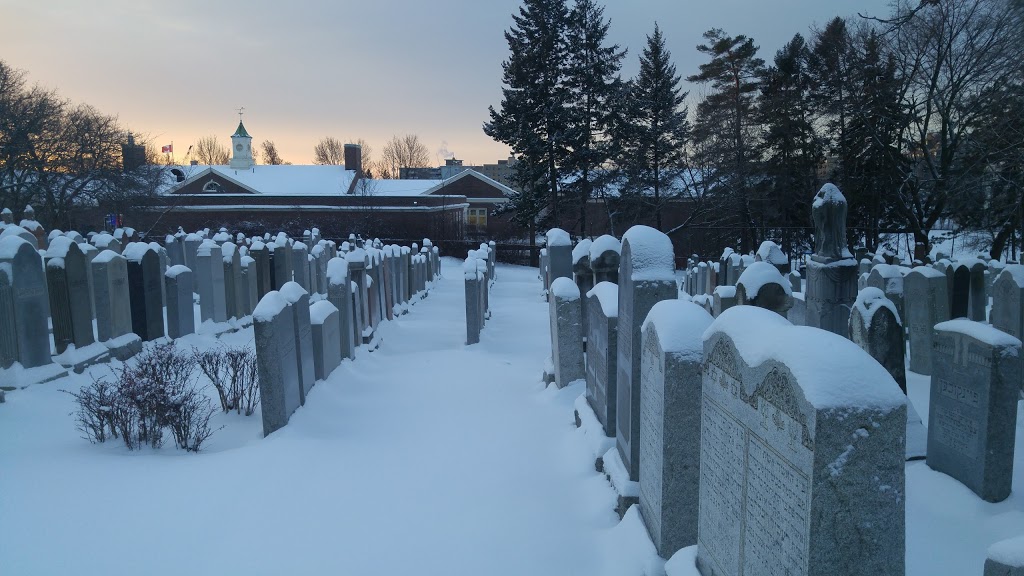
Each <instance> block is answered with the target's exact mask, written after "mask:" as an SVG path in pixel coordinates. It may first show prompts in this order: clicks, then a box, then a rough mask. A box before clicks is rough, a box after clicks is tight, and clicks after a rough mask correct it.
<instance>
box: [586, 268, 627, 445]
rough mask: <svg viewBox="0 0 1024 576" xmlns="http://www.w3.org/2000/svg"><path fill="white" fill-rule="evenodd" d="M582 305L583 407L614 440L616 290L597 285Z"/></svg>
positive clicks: (606, 284)
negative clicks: (587, 407)
mask: <svg viewBox="0 0 1024 576" xmlns="http://www.w3.org/2000/svg"><path fill="white" fill-rule="evenodd" d="M616 254H617V253H616ZM586 302H587V303H586V308H587V311H586V313H587V315H588V316H589V317H590V318H589V319H588V320H587V343H588V346H587V356H586V378H587V403H588V404H590V408H591V409H593V411H594V414H595V415H596V416H597V420H598V422H600V423H601V426H602V428H603V429H604V434H605V436H608V437H610V438H614V437H615V385H616V382H615V379H616V377H617V376H616V375H617V372H616V369H615V361H616V358H617V354H616V347H617V345H618V333H617V328H618V316H619V287H618V286H617V285H615V284H613V283H612V282H608V281H603V282H598V283H597V284H596V285H595V286H594V287H593V288H592V289H591V290H590V291H589V292H587V299H586Z"/></svg>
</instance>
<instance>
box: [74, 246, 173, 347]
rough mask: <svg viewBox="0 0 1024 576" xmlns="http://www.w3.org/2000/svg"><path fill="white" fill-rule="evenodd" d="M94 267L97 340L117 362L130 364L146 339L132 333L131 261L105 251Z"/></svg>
mask: <svg viewBox="0 0 1024 576" xmlns="http://www.w3.org/2000/svg"><path fill="white" fill-rule="evenodd" d="M91 266H92V275H93V286H94V288H95V292H94V296H95V305H96V306H95V308H96V338H97V340H99V341H100V342H103V343H104V344H105V345H106V346H107V348H108V349H110V352H111V354H112V355H113V356H114V358H117V359H118V360H127V359H128V358H130V357H132V356H134V355H135V354H137V353H138V352H140V351H141V350H142V339H141V338H139V337H138V336H137V335H135V334H134V333H132V311H131V296H130V295H129V292H128V261H127V260H125V258H124V256H121V255H120V254H118V253H117V252H114V251H113V250H104V251H102V252H100V253H99V254H98V255H97V256H96V257H95V258H94V259H93V261H92V264H91ZM191 291H192V287H191V286H189V292H190V293H191Z"/></svg>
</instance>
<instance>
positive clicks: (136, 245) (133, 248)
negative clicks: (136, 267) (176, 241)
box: [121, 242, 153, 262]
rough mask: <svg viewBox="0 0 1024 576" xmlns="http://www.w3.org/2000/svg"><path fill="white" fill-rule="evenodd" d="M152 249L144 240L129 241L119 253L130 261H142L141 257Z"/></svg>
mask: <svg viewBox="0 0 1024 576" xmlns="http://www.w3.org/2000/svg"><path fill="white" fill-rule="evenodd" d="M152 249H153V248H152V246H150V245H149V244H147V243H145V242H129V243H128V245H127V246H125V247H124V251H123V252H121V255H122V256H124V257H125V258H126V259H127V260H129V261H131V262H142V257H143V256H145V255H146V252H149V251H150V250H152Z"/></svg>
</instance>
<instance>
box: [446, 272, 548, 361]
mask: <svg viewBox="0 0 1024 576" xmlns="http://www.w3.org/2000/svg"><path fill="white" fill-rule="evenodd" d="M480 268H481V264H480V261H479V260H478V259H477V258H475V257H473V256H472V254H471V255H470V256H468V257H467V258H466V261H465V263H464V264H463V271H464V281H465V293H466V344H467V345H468V344H478V343H479V342H480V329H481V328H483V326H484V310H483V301H482V299H481V297H480V292H481V290H483V289H484V288H483V283H484V273H483V271H481V270H480ZM549 313H550V312H549Z"/></svg>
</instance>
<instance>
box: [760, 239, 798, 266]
mask: <svg viewBox="0 0 1024 576" xmlns="http://www.w3.org/2000/svg"><path fill="white" fill-rule="evenodd" d="M754 259H755V260H756V261H758V262H767V263H769V264H771V265H772V266H775V268H776V269H778V271H779V273H780V274H788V273H789V269H790V263H789V256H786V254H785V253H784V252H783V251H782V248H781V247H779V245H778V244H776V243H775V242H772V241H771V240H765V241H764V242H761V246H759V247H758V249H757V252H756V253H755V254H754Z"/></svg>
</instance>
